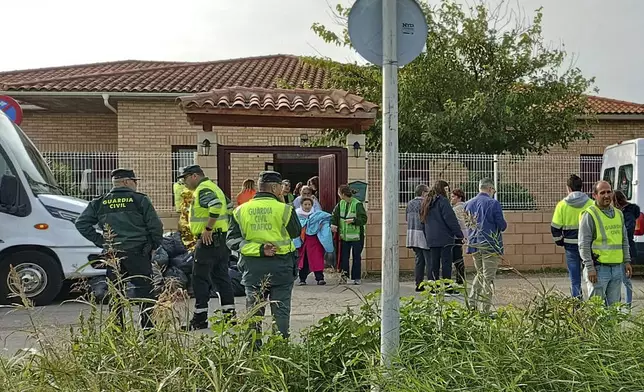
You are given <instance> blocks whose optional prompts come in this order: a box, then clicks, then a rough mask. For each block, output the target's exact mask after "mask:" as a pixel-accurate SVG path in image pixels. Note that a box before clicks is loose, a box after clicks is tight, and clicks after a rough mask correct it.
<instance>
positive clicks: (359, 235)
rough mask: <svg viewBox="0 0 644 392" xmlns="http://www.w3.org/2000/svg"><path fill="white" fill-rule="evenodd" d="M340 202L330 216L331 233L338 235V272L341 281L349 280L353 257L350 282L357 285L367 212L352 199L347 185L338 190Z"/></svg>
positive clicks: (360, 203) (356, 200) (360, 269)
mask: <svg viewBox="0 0 644 392" xmlns="http://www.w3.org/2000/svg"><path fill="white" fill-rule="evenodd" d="M338 196H340V202H339V203H338V204H337V205H336V206H335V208H334V209H333V213H332V214H331V231H333V232H334V233H339V235H340V240H341V241H340V270H341V271H342V278H343V280H347V279H348V278H349V255H350V254H351V255H352V256H353V263H352V265H351V280H352V281H353V284H355V285H359V284H360V282H361V280H360V278H361V275H362V264H361V263H362V256H361V254H362V248H364V227H365V225H366V224H367V212H366V211H365V209H364V206H363V204H362V202H360V200H358V199H356V198H355V197H353V191H352V190H351V188H349V186H347V185H341V186H340V187H339V188H338Z"/></svg>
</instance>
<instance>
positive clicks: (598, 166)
mask: <svg viewBox="0 0 644 392" xmlns="http://www.w3.org/2000/svg"><path fill="white" fill-rule="evenodd" d="M601 170H602V155H601V154H584V155H580V156H579V171H580V173H579V177H581V179H582V180H583V181H584V186H583V188H582V191H583V192H585V193H592V191H593V184H594V183H595V182H597V181H599V179H600V177H601Z"/></svg>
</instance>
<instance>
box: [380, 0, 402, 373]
mask: <svg viewBox="0 0 644 392" xmlns="http://www.w3.org/2000/svg"><path fill="white" fill-rule="evenodd" d="M396 20H397V17H396V0H383V2H382V40H383V42H382V49H383V65H382V157H383V161H382V180H381V183H382V201H383V203H382V297H381V309H382V321H381V330H380V355H381V361H382V364H383V365H384V366H390V365H391V362H392V360H393V358H394V356H395V355H396V354H397V352H398V347H399V344H400V309H399V307H400V294H399V290H400V287H399V282H398V270H399V260H398V187H399V183H398V171H399V170H398V167H399V163H398V52H397V32H398V31H397V27H398V26H397V23H396Z"/></svg>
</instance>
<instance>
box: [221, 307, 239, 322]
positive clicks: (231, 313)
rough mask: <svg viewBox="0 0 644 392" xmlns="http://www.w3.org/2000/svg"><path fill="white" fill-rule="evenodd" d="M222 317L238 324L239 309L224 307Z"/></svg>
mask: <svg viewBox="0 0 644 392" xmlns="http://www.w3.org/2000/svg"><path fill="white" fill-rule="evenodd" d="M221 314H222V317H223V319H224V320H226V321H227V322H229V323H231V324H232V325H236V324H237V311H235V309H224V310H222V311H221Z"/></svg>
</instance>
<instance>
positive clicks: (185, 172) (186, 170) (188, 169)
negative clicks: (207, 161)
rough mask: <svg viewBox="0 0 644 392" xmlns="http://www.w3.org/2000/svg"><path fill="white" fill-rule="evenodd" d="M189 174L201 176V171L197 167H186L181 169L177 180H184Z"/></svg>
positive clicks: (199, 167)
mask: <svg viewBox="0 0 644 392" xmlns="http://www.w3.org/2000/svg"><path fill="white" fill-rule="evenodd" d="M191 174H203V169H202V168H201V166H199V165H190V166H186V167H184V168H183V169H181V174H179V177H178V178H184V177H186V176H189V175H191Z"/></svg>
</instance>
